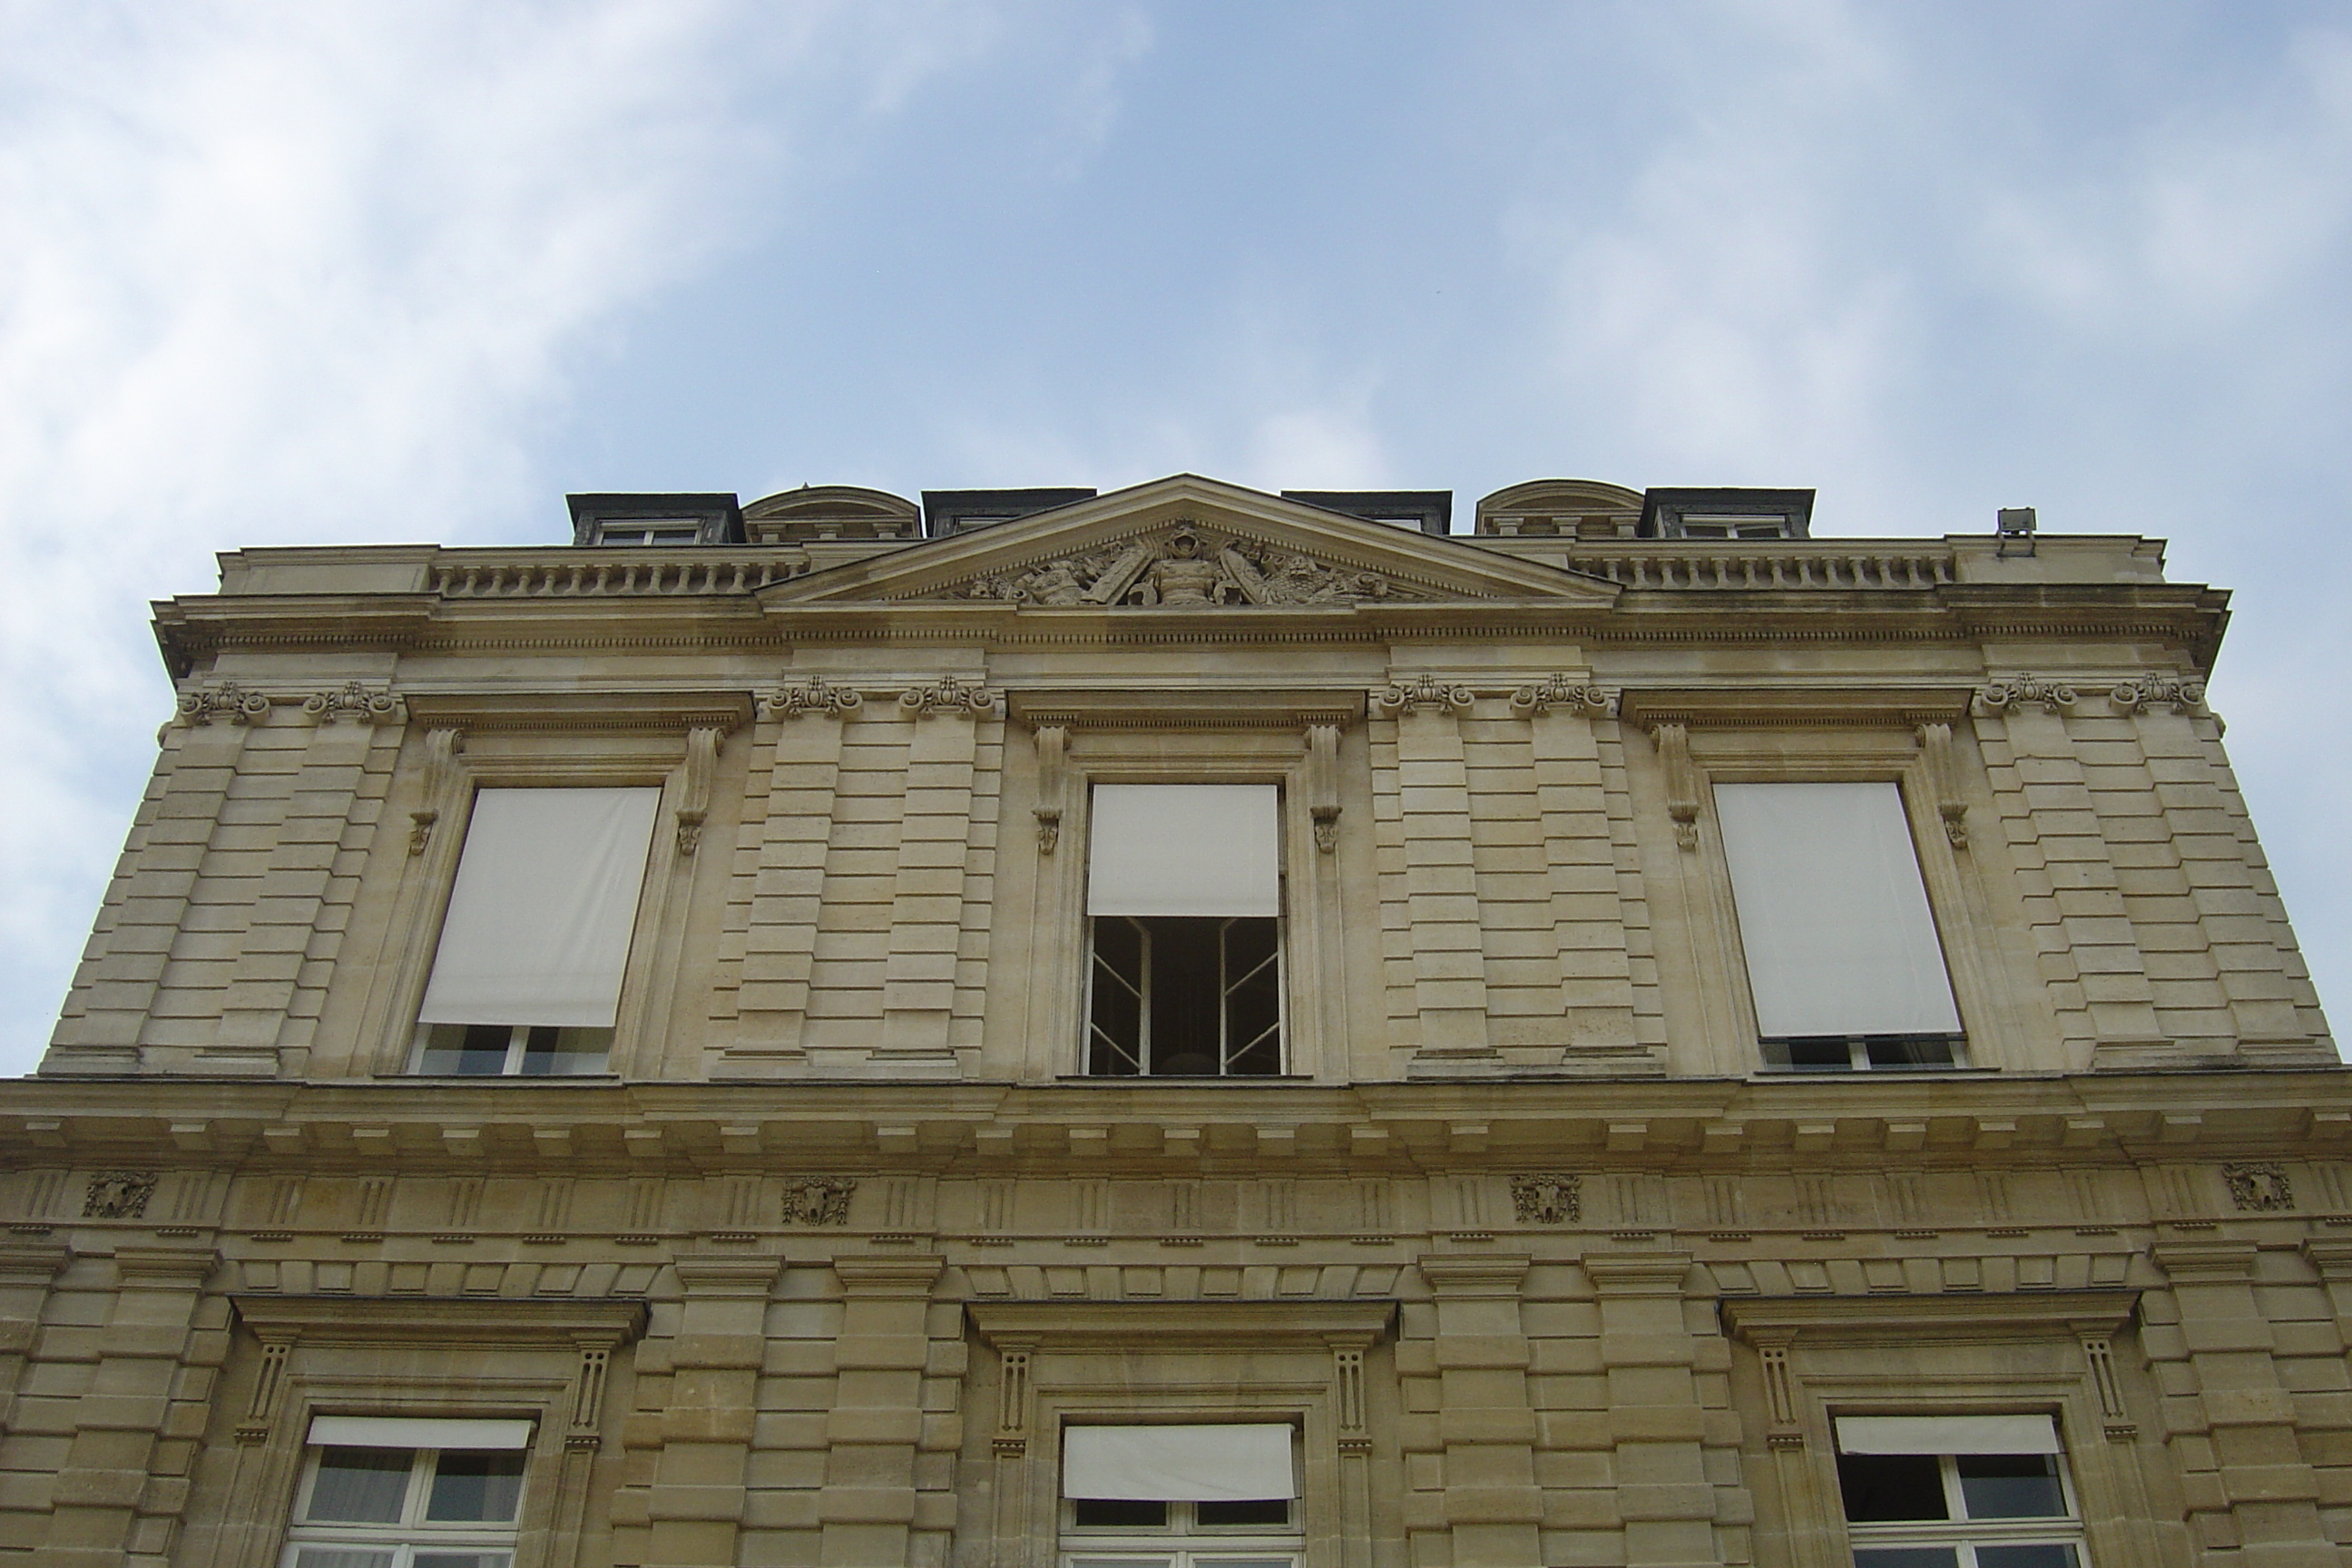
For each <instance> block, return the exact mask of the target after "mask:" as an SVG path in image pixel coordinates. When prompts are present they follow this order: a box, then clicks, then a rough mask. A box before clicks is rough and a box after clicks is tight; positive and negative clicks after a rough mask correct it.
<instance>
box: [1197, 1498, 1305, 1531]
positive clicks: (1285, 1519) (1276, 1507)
mask: <svg viewBox="0 0 2352 1568" xmlns="http://www.w3.org/2000/svg"><path fill="white" fill-rule="evenodd" d="M1192 1521H1193V1522H1194V1523H1196V1524H1199V1525H1201V1526H1202V1528H1204V1529H1206V1528H1209V1527H1212V1526H1217V1525H1236V1524H1256V1525H1269V1524H1270V1525H1286V1524H1288V1523H1289V1522H1290V1500H1289V1499H1288V1498H1266V1499H1265V1500H1261V1501H1258V1502H1196V1503H1194V1504H1193V1505H1192Z"/></svg>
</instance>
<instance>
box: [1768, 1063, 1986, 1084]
mask: <svg viewBox="0 0 2352 1568" xmlns="http://www.w3.org/2000/svg"><path fill="white" fill-rule="evenodd" d="M1999 1077H2000V1068H1973V1067H1970V1068H1963V1067H1940V1066H1938V1067H1924V1068H1776V1067H1763V1068H1757V1069H1756V1070H1755V1071H1753V1072H1751V1073H1749V1074H1748V1081H1749V1082H1751V1083H1753V1082H1757V1081H1759V1080H1765V1079H1769V1080H1770V1081H1773V1082H1779V1081H1780V1079H1791V1078H1801V1079H1807V1080H1809V1081H1811V1080H1818V1079H1831V1080H1838V1079H1865V1080H1866V1079H1886V1078H1899V1079H1923V1078H1927V1079H1945V1078H1999Z"/></svg>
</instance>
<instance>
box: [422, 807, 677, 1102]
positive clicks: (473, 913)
mask: <svg viewBox="0 0 2352 1568" xmlns="http://www.w3.org/2000/svg"><path fill="white" fill-rule="evenodd" d="M660 794H661V792H660V791H658V790H654V789H486V790H482V791H480V792H479V793H478V794H477V795H475V797H474V811H473V816H472V818H471V820H470V821H469V822H468V823H467V828H466V846H465V849H464V852H463V853H462V855H461V856H460V857H459V858H458V862H457V884H456V886H455V887H454V888H453V889H451V890H450V894H449V912H448V914H447V916H446V919H445V920H444V921H443V922H442V926H441V942H440V946H439V948H438V949H437V950H436V952H435V954H434V959H433V975H432V979H431V981H430V982H429V983H428V984H427V985H426V986H425V1003H424V1005H423V1006H422V1007H421V1008H420V1009H418V1013H417V1026H416V1041H415V1055H414V1059H413V1063H412V1065H413V1068H414V1070H415V1071H417V1072H420V1073H436V1074H456V1075H464V1076H473V1075H481V1076H518V1075H520V1076H533V1077H539V1076H544V1077H562V1076H567V1075H573V1074H580V1073H596V1072H602V1071H604V1065H605V1062H606V1059H607V1056H608V1053H609V1052H610V1050H611V1048H612V1041H613V1026H614V1021H615V1019H616V1018H617V1016H618V1014H619V1007H620V997H621V976H622V972H623V971H624V969H625V967H626V966H627V963H628V957H629V942H630V937H631V934H632V932H633V931H634V929H635V924H636V913H637V895H638V892H639V889H640V888H641V887H642V885H643V883H644V880H645V873H646V853H647V851H648V849H649V848H650V847H651V844H652V839H653V825H654V814H655V808H656V805H657V803H658V801H659V798H660Z"/></svg>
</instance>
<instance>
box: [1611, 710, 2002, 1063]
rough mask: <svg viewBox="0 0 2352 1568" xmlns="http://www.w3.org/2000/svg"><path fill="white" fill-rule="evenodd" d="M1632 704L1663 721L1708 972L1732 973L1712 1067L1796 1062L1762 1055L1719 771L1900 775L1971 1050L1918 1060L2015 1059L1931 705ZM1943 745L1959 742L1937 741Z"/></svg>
mask: <svg viewBox="0 0 2352 1568" xmlns="http://www.w3.org/2000/svg"><path fill="white" fill-rule="evenodd" d="M1629 706H1633V707H1634V709H1635V711H1636V712H1637V713H1638V714H1639V719H1638V721H1639V722H1641V723H1643V725H1645V726H1646V727H1648V728H1649V729H1650V731H1651V733H1652V738H1653V740H1654V742H1655V743H1656V745H1657V748H1658V751H1659V752H1660V753H1661V761H1662V762H1663V763H1664V773H1665V774H1666V777H1665V785H1666V801H1665V805H1666V806H1667V811H1668V814H1669V816H1671V817H1672V818H1673V820H1674V822H1675V830H1676V833H1677V836H1678V837H1680V838H1681V843H1680V845H1679V847H1678V849H1679V854H1681V855H1685V856H1689V857H1690V861H1686V862H1684V864H1685V866H1686V867H1687V868H1688V869H1689V870H1690V871H1692V872H1694V873H1695V875H1693V876H1692V877H1690V879H1689V882H1690V885H1691V886H1692V898H1691V910H1690V919H1691V923H1692V926H1693V931H1692V935H1693V937H1694V939H1695V942H1696V952H1695V953H1694V959H1695V962H1696V965H1697V967H1698V968H1699V969H1700V971H1701V972H1702V973H1707V972H1712V973H1715V974H1717V975H1720V976H1723V977H1724V979H1723V980H1722V982H1721V983H1720V984H1717V986H1715V987H1714V988H1713V989H1714V990H1715V991H1716V992H1717V995H1718V996H1719V997H1720V999H1721V1001H1722V1003H1723V1005H1725V1006H1726V1007H1727V1010H1728V1017H1727V1019H1726V1020H1724V1021H1723V1022H1721V1023H1718V1024H1717V1025H1716V1026H1711V1027H1709V1028H1708V1029H1706V1031H1705V1037H1706V1040H1707V1047H1706V1048H1707V1050H1708V1051H1709V1054H1710V1055H1711V1056H1713V1057H1714V1058H1715V1060H1713V1061H1712V1062H1710V1063H1708V1064H1706V1067H1705V1068H1703V1069H1702V1070H1706V1071H1709V1072H1718V1071H1719V1072H1727V1073H1730V1074H1732V1075H1734V1076H1738V1077H1753V1076H1769V1077H1772V1078H1776V1079H1778V1078H1784V1077H1789V1076H1791V1073H1790V1069H1787V1068H1770V1067H1767V1066H1766V1065H1765V1064H1764V1062H1763V1060H1762V1058H1761V1055H1760V1051H1759V1042H1760V1040H1761V1038H1762V1037H1761V1034H1760V1033H1759V1027H1758V1025H1757V1020H1756V1003H1755V998H1754V995H1753V994H1752V993H1751V992H1750V990H1749V988H1748V957H1747V952H1746V949H1745V946H1744V944H1743V943H1742V942H1741V939H1740V931H1739V913H1738V905H1737V903H1736V901H1735V900H1734V897H1733V893H1732V887H1731V865H1730V861H1729V859H1728V858H1727V857H1726V856H1725V854H1724V852H1723V828H1722V824H1721V822H1720V821H1719V820H1718V819H1717V816H1716V809H1715V788H1714V786H1715V785H1716V784H1717V783H1723V784H1894V785H1895V790H1896V793H1897V795H1899V796H1900V797H1901V799H1902V803H1903V816H1904V819H1905V821H1906V823H1907V824H1908V826H1909V827H1910V829H1911V847H1912V850H1913V852H1914V854H1915V855H1916V857H1917V858H1918V862H1919V879H1920V884H1921V887H1922V889H1923V890H1924V892H1925V893H1926V896H1927V909H1928V912H1929V914H1930V915H1931V917H1932V918H1933V919H1934V921H1935V923H1936V941H1937V948H1938V950H1939V951H1940V952H1941V954H1942V957H1943V961H1944V973H1945V977H1946V979H1947V980H1948V983H1949V984H1950V985H1951V989H1952V1002H1953V1005H1954V1006H1955V1008H1956V1009H1957V1010H1958V1014H1959V1018H1960V1030H1961V1038H1962V1040H1963V1041H1964V1042H1965V1057H1964V1058H1963V1059H1962V1060H1961V1061H1960V1062H1958V1063H1957V1064H1955V1065H1954V1066H1951V1067H1948V1068H1942V1067H1938V1068H1916V1069H1910V1071H1911V1072H1913V1073H1920V1072H1924V1073H1952V1072H1990V1071H1998V1070H2000V1069H2001V1068H2004V1067H2007V1066H2010V1065H2012V1064H2011V1063H2010V1062H2009V1061H2008V1059H2007V1055H2006V1052H2005V1050H2004V1037H2005V1035H2006V1033H2007V1031H2006V1030H2005V1029H2003V1028H2001V1027H1999V1026H1997V1024H1996V1021H1997V1020H2000V1019H2001V1018H2002V1016H2003V1014H2002V1009H2001V1005H2000V993H1999V988H1998V987H1997V986H1996V985H1995V984H1994V983H1993V981H1992V979H1991V976H1990V974H1989V973H1987V972H1986V967H1985V965H1986V963H1987V961H1988V960H1989V958H1990V955H1991V954H1992V953H1993V952H1995V945H1994V942H1993V936H1992V932H1991V929H1990V916H1989V915H1987V914H1986V913H1985V912H1984V911H1983V910H1981V909H1980V908H1979V900H1978V899H1977V897H1976V896H1975V889H1974V888H1973V887H1972V885H1971V883H1970V881H1969V868H1966V867H1964V866H1963V865H1962V864H1961V863H1960V861H1959V858H1958V857H1959V855H1960V854H1961V853H1964V852H1965V851H1963V850H1962V849H1960V848H1959V847H1958V846H1956V845H1955V844H1954V842H1953V841H1952V839H1953V835H1954V834H1955V833H1958V834H1959V835H1960V837H1962V838H1963V839H1964V838H1965V837H1966V830H1965V827H1964V826H1956V824H1960V823H1964V822H1965V813H1964V810H1963V809H1962V806H1963V803H1962V802H1961V801H1960V800H1959V798H1958V795H1957V793H1956V790H1955V786H1954V784H1953V783H1952V781H1951V779H1950V777H1949V776H1948V775H1949V773H1950V765H1949V763H1948V759H1947V758H1944V757H1940V756H1938V755H1936V754H1933V753H1932V752H1931V748H1930V747H1929V746H1928V745H1927V744H1925V743H1923V742H1922V740H1921V738H1920V736H1919V733H1918V728H1919V724H1918V722H1916V721H1922V720H1923V719H1924V718H1925V717H1926V716H1925V715H1923V714H1921V713H1916V712H1912V713H1903V714H1900V715H1895V714H1889V713H1884V712H1878V711H1874V710H1867V709H1865V710H1863V711H1860V712H1853V713H1849V712H1845V711H1842V710H1838V709H1836V708H1831V709H1828V710H1825V711H1824V712H1823V713H1822V714H1821V715H1820V716H1818V717H1813V716H1810V715H1783V714H1768V715H1764V716H1758V715H1754V714H1748V715H1740V716H1733V715H1727V714H1723V713H1718V712H1716V711H1712V710H1701V711H1698V712H1685V711H1683V710H1680V709H1679V708H1677V709H1675V710H1664V709H1661V708H1655V707H1650V706H1648V705H1646V704H1629ZM1951 718H1952V715H1951V714H1950V713H1937V714H1936V716H1935V719H1934V721H1935V722H1937V723H1946V724H1948V723H1949V722H1950V721H1951ZM1710 721H1713V722H1710ZM1943 749H1948V748H1937V750H1943ZM1692 862H1695V864H1692ZM1880 1070H1881V1071H1888V1070H1893V1069H1880ZM1795 1076H1802V1077H1808V1078H1819V1077H1833V1076H1840V1075H1833V1074H1821V1073H1812V1074H1798V1075H1795ZM1843 1076H1850V1077H1854V1078H1869V1077H1871V1076H1873V1075H1872V1074H1869V1073H1865V1072H1856V1073H1853V1074H1849V1075H1843Z"/></svg>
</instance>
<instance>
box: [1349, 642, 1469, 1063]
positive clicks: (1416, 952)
mask: <svg viewBox="0 0 2352 1568" xmlns="http://www.w3.org/2000/svg"><path fill="white" fill-rule="evenodd" d="M1471 701H1472V699H1471V695H1470V693H1469V691H1468V690H1467V689H1465V688H1462V687H1448V686H1445V685H1443V684H1442V683H1439V682H1436V681H1432V680H1423V681H1421V682H1419V683H1417V684H1414V685H1405V686H1397V687H1392V688H1391V689H1389V690H1388V691H1386V692H1382V693H1376V694H1375V697H1374V710H1375V711H1381V712H1384V713H1385V714H1388V715H1393V716H1394V718H1395V720H1396V737H1397V793H1398V796H1399V805H1400V808H1401V812H1402V829H1403V849H1404V856H1403V861H1404V899H1403V902H1404V904H1405V908H1406V910H1407V915H1408V919H1409V921H1410V931H1411V952H1412V976H1413V986H1412V990H1413V1005H1414V1011H1415V1014H1416V1016H1417V1020H1418V1023H1419V1026H1420V1027H1419V1034H1420V1040H1419V1049H1418V1051H1417V1052H1416V1054H1415V1055H1414V1057H1413V1060H1412V1071H1413V1072H1414V1073H1415V1074H1416V1075H1419V1074H1423V1073H1434V1074H1437V1075H1439V1076H1443V1075H1444V1074H1446V1073H1449V1072H1456V1071H1460V1070H1463V1069H1465V1068H1467V1069H1470V1070H1472V1071H1478V1070H1491V1069H1492V1068H1496V1067H1498V1066H1499V1065H1500V1058H1498V1057H1497V1055H1496V1051H1495V1048H1494V1046H1493V1044H1492V1043H1491V1041H1490V1040H1489V1038H1488V1037H1487V1028H1486V938H1485V933H1484V932H1483V931H1481V930H1480V929H1479V921H1478V885H1477V877H1476V873H1475V869H1474V868H1473V866H1472V860H1471V848H1470V774H1469V770H1468V767H1467V765H1466V763H1465V756H1464V752H1463V746H1462V728H1461V722H1460V716H1461V715H1462V714H1463V713H1465V712H1467V711H1468V710H1469V708H1470V704H1471Z"/></svg>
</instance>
